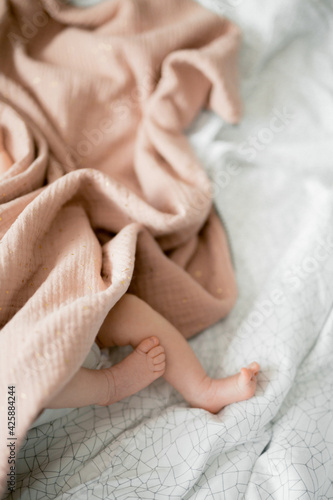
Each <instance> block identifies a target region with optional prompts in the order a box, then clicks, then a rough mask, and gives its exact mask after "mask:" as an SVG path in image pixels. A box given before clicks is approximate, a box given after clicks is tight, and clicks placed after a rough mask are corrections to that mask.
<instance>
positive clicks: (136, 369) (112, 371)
mask: <svg viewBox="0 0 333 500" xmlns="http://www.w3.org/2000/svg"><path fill="white" fill-rule="evenodd" d="M164 369H165V354H164V349H163V347H162V346H161V345H159V341H158V339H157V338H156V337H150V338H146V339H145V340H143V341H142V342H140V343H139V345H138V346H137V347H136V349H135V350H134V351H133V352H132V353H131V354H130V355H129V356H127V357H126V358H125V359H124V360H123V361H121V362H120V363H118V364H116V365H114V366H112V367H110V368H105V369H101V370H91V369H89V368H82V367H81V368H80V369H79V371H78V372H77V373H76V374H75V375H74V377H73V378H72V379H71V380H70V381H69V382H68V384H67V385H66V386H65V387H64V388H63V389H62V391H61V392H60V393H59V394H57V396H55V397H54V398H53V399H52V400H51V401H49V402H48V404H47V408H79V407H81V406H88V405H92V404H96V405H102V406H106V405H110V404H112V403H116V402H117V401H120V400H121V399H124V398H126V397H128V396H131V395H132V394H135V393H136V392H138V391H140V390H141V389H143V388H144V387H147V386H148V385H149V384H151V383H152V382H153V381H154V380H156V379H157V378H158V377H160V376H161V375H163V373H164Z"/></svg>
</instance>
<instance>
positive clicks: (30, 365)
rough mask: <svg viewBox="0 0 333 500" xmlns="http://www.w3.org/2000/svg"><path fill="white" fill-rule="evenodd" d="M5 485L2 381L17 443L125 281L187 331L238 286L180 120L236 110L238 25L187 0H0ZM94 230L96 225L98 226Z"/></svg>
mask: <svg viewBox="0 0 333 500" xmlns="http://www.w3.org/2000/svg"><path fill="white" fill-rule="evenodd" d="M0 39H1V62H0V67H1V74H0V127H1V129H2V132H3V138H4V147H5V149H6V150H7V151H8V153H9V155H10V156H11V158H12V159H13V165H12V166H11V167H10V168H9V169H8V170H7V171H6V172H5V173H3V174H2V175H1V177H0V204H1V205H0V237H1V242H0V279H1V288H0V325H1V328H2V329H1V332H0V343H1V346H0V366H1V378H0V395H1V403H0V426H1V441H0V447H1V460H0V471H1V487H2V488H4V486H5V481H6V473H7V468H8V464H7V449H6V443H7V437H8V436H7V432H6V429H7V405H6V401H7V388H8V385H9V384H11V385H15V386H16V405H17V408H16V411H17V421H16V428H15V435H16V437H17V447H18V448H19V446H20V443H21V442H22V439H23V438H24V436H25V433H26V432H27V429H28V428H29V425H30V424H31V422H32V421H33V420H34V418H35V417H36V415H37V414H38V412H39V411H40V409H41V408H43V404H44V402H45V401H46V400H47V399H48V398H49V397H50V395H52V394H54V393H55V392H56V391H57V390H59V387H62V386H63V385H65V383H66V382H67V381H68V380H69V379H70V377H71V376H73V374H74V373H75V372H76V371H77V369H78V368H79V366H80V364H81V363H82V361H83V360H84V358H85V356H86V354H87V352H88V351H89V349H90V346H91V345H92V343H93V341H94V338H95V336H96V335H97V333H98V330H99V328H100V326H101V324H102V322H103V321H104V319H105V317H106V315H107V314H108V312H109V311H110V309H111V308H112V307H113V306H114V304H115V303H116V302H117V301H118V300H119V299H120V298H121V296H122V295H123V294H124V293H126V292H127V291H129V292H131V293H135V294H136V295H138V296H139V297H141V298H142V299H143V300H145V301H147V302H148V303H149V304H150V305H151V306H152V307H154V308H155V309H156V310H157V311H159V312H160V313H161V314H163V315H164V316H165V317H166V318H167V319H168V320H169V321H171V322H172V323H173V324H174V325H175V326H176V327H177V328H178V329H179V330H180V331H181V332H182V333H183V334H184V335H186V336H189V335H193V334H195V333H198V332H199V331H201V330H202V329H203V328H205V327H207V326H209V325H210V324H212V323H215V322H216V321H218V320H219V319H221V318H222V317H224V316H225V315H226V314H228V312H229V311H230V309H231V308H232V306H233V304H234V302H235V299H236V294H237V292H236V283H235V277H234V272H233V269H232V264H231V259H230V254H229V250H228V244H227V239H226V236H225V233H224V230H223V227H222V225H221V223H220V221H219V219H218V217H217V215H216V213H215V211H214V210H213V208H212V188H211V185H210V181H209V179H208V177H207V175H206V174H205V173H204V171H203V170H202V168H201V166H200V163H199V161H198V160H197V158H196V157H195V155H194V153H193V151H192V150H191V148H190V146H189V144H188V142H187V140H186V138H185V136H184V129H186V128H187V127H188V126H189V124H190V123H191V121H192V120H193V118H194V117H195V116H196V114H197V113H198V111H199V110H200V109H201V108H202V107H204V106H208V107H210V108H211V109H213V110H214V111H216V112H217V113H218V114H220V115H221V116H222V117H223V118H224V119H225V120H226V121H228V122H230V123H235V122H237V121H238V119H239V117H240V112H241V105H240V99H239V96H238V87H237V49H238V42H239V31H238V29H237V28H236V27H235V26H234V25H233V24H232V23H231V22H229V21H227V20H226V19H223V18H221V17H218V16H216V15H214V14H212V13H211V12H209V11H206V10H205V9H204V8H202V7H201V6H199V5H197V4H195V3H194V2H192V1H190V0H183V1H182V2H177V0H166V1H164V2H157V1H153V0H136V1H135V2H133V1H131V0H112V1H109V2H105V3H103V4H100V5H98V6H96V7H93V8H89V9H77V8H74V7H70V6H68V5H65V4H62V3H61V2H58V1H56V0H41V1H37V0H31V1H29V2H26V1H24V0H9V1H8V2H6V3H2V4H1V6H0ZM101 235H102V236H101Z"/></svg>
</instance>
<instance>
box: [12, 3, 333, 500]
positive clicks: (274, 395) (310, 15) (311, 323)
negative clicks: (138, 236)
mask: <svg viewBox="0 0 333 500" xmlns="http://www.w3.org/2000/svg"><path fill="white" fill-rule="evenodd" d="M76 3H78V2H77V1H76ZM201 3H203V4H204V5H206V6H207V7H209V8H212V9H214V10H216V11H217V12H219V13H221V14H223V13H224V14H226V15H227V16H228V17H230V18H232V19H234V20H235V21H236V23H237V24H238V25H239V26H240V27H241V29H242V31H243V38H244V40H243V46H242V52H241V62H240V65H241V86H242V94H243V98H244V118H243V120H242V122H241V124H240V125H239V126H230V125H227V124H224V123H223V122H222V121H221V120H220V119H219V118H218V117H216V116H214V115H212V114H211V113H208V112H204V113H202V114H201V115H200V117H199V118H198V119H197V120H196V122H195V123H194V124H193V126H192V128H191V130H190V131H189V137H190V140H191V141H192V143H193V145H194V147H195V149H196V151H197V154H198V155H199V157H200V158H201V159H202V162H203V165H204V166H205V168H206V169H207V171H208V172H209V174H210V176H211V178H212V180H213V182H214V185H215V203H216V206H217V209H218V211H219V213H220V214H221V217H222V219H223V221H224V223H225V225H226V228H227V231H228V235H229V239H230V244H231V247H232V252H233V259H234V264H235V269H236V273H237V280H238V285H239V299H238V302H237V305H236V307H235V309H234V310H233V312H232V313H231V314H230V316H229V317H228V318H227V319H226V320H224V321H221V322H220V323H219V324H217V325H215V326H214V327H212V328H210V329H208V330H207V331H205V332H204V333H202V334H200V335H199V336H197V337H196V338H195V339H193V340H191V345H192V347H193V349H194V350H195V351H196V353H197V355H198V356H199V358H200V360H201V361H202V363H203V365H204V367H205V368H206V369H207V371H208V372H209V374H210V375H214V376H224V375H229V374H232V373H234V372H236V371H238V369H239V368H240V367H241V366H243V365H246V364H247V363H248V362H250V361H252V360H257V361H258V362H259V363H260V365H261V372H260V375H259V381H258V389H257V392H256V395H255V397H254V398H252V399H251V400H249V401H245V402H241V403H237V404H233V405H230V406H228V407H226V408H224V409H223V410H222V411H221V412H220V414H219V415H211V414H209V413H207V412H205V411H202V410H199V409H190V408H188V407H187V405H186V403H185V402H184V401H183V400H182V398H181V397H180V396H179V394H177V393H176V391H174V390H173V389H172V388H171V387H170V386H168V385H167V384H166V382H165V381H164V380H163V379H160V380H157V381H156V382H154V384H152V386H150V387H149V388H147V389H145V390H143V391H141V392H140V393H139V394H137V395H135V396H133V397H131V398H128V399H126V400H124V401H122V402H120V403H117V404H115V405H113V406H112V407H109V408H102V407H101V408H98V407H87V408H81V409H78V410H73V411H72V412H71V413H70V414H68V415H66V416H64V417H63V418H61V419H57V420H55V421H54V422H53V423H51V424H44V425H41V426H39V427H37V428H34V429H31V430H30V431H29V433H28V436H27V439H26V442H25V444H24V446H23V448H22V449H21V452H20V460H19V463H18V469H17V472H18V475H17V489H16V492H15V493H14V494H12V495H11V497H10V498H13V499H19V498H20V499H22V500H25V499H44V498H55V499H57V500H67V499H71V500H74V499H75V500H79V499H80V500H81V499H86V498H92V499H95V498H96V499H97V498H108V499H117V500H122V499H123V500H130V499H138V498H139V499H184V500H190V499H191V500H194V499H196V500H198V499H200V500H201V499H220V498H221V499H222V498H226V499H227V500H234V499H243V498H245V499H249V500H256V499H278V500H280V499H281V500H282V499H283V500H285V499H288V500H289V499H290V500H292V499H295V500H296V499H302V500H307V499H321V500H324V499H332V498H333V486H332V480H333V398H332V395H333V374H332V368H331V365H332V356H333V309H332V304H333V279H332V276H333V168H332V162H333V159H332V158H333V147H332V144H333V141H332V134H333V123H332V122H333V120H332V117H333V98H332V94H333V91H332V81H333V69H332V63H331V62H332V52H333V43H332V42H333V40H332V38H333V37H332V34H331V33H333V32H332V31H331V33H330V28H331V29H332V16H333V7H332V4H331V3H330V2H329V1H326V2H325V1H320V0H319V1H317V2H313V1H311V0H292V1H291V0H289V1H287V0H280V1H279V2H276V1H275V0H267V1H266V2H259V0H247V1H246V2H245V1H242V0H228V2H227V1H225V2H222V1H220V0H203V1H202V2H201ZM127 352H128V351H127V349H121V350H118V351H115V352H113V353H112V361H113V362H117V361H118V360H119V359H121V358H122V357H123V356H125V355H126V353H127Z"/></svg>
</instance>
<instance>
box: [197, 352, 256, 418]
mask: <svg viewBox="0 0 333 500" xmlns="http://www.w3.org/2000/svg"><path fill="white" fill-rule="evenodd" d="M259 369H260V366H259V365H258V363H256V362H255V361H254V362H253V363H251V364H250V365H249V366H248V367H247V368H242V369H241V371H240V373H237V374H236V375H232V376H231V377H227V378H223V379H211V378H209V377H207V379H205V380H204V381H203V384H202V387H201V388H200V389H199V388H198V394H197V395H196V396H194V399H192V400H191V401H189V402H190V403H191V405H192V406H194V407H195V408H203V409H204V410H208V411H210V412H211V413H217V412H219V411H220V410H221V409H222V408H223V407H224V406H227V405H229V404H231V403H236V402H238V401H244V400H246V399H250V398H251V397H252V396H253V395H254V393H255V390H256V385H257V375H258V373H259Z"/></svg>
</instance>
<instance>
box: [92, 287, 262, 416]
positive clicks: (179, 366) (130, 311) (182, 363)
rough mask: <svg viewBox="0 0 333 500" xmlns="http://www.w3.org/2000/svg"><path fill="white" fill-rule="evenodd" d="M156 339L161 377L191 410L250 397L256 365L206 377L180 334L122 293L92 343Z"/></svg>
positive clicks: (214, 407)
mask: <svg viewBox="0 0 333 500" xmlns="http://www.w3.org/2000/svg"><path fill="white" fill-rule="evenodd" d="M151 335H154V336H157V337H158V339H159V341H160V343H161V345H162V346H163V347H164V349H165V355H166V359H167V363H166V368H165V373H164V378H165V379H166V380H167V381H168V382H169V383H170V384H171V385H172V386H173V387H174V388H175V389H177V390H178V391H179V392H180V393H181V394H182V396H183V397H184V398H185V399H186V400H187V401H188V402H189V403H190V404H191V405H192V406H194V407H198V408H204V409H206V410H208V411H211V412H212V413H217V412H218V411H219V410H221V408H223V407H224V406H226V405H228V404H230V403H233V402H236V401H242V400H244V399H249V398H250V397H252V396H253V394H254V392H255V388H256V376H257V374H258V371H259V365H258V364H257V363H252V364H251V365H250V366H249V367H247V368H242V370H241V372H240V373H238V374H236V375H233V376H231V377H228V378H225V379H212V378H210V377H208V375H207V374H206V372H205V371H204V369H203V367H202V366H201V364H200V362H199V360H198V359H197V357H196V355H195V354H194V352H193V350H192V349H191V346H190V345H189V343H188V342H187V341H186V340H185V338H184V337H183V336H182V335H181V333H180V332H179V331H178V330H177V329H176V328H174V327H173V326H172V325H171V324H170V323H169V322H168V321H167V320H166V319H165V318H163V317H162V316H161V315H160V314H158V313H157V312H156V311H154V310H153V309H152V308H151V307H150V306H149V305H148V304H147V303H145V302H144V301H142V300H140V299H139V298H138V297H135V296H134V295H130V294H125V295H124V296H123V297H122V298H121V299H120V301H119V302H118V303H117V304H116V305H115V306H114V307H113V308H112V309H111V311H110V312H109V314H108V316H107V317H106V319H105V321H104V323H103V325H102V327H101V329H100V331H99V333H98V336H97V338H96V342H97V343H98V344H99V346H100V347H104V346H111V345H118V346H121V345H128V344H130V345H132V347H134V348H135V347H136V346H137V345H138V344H139V343H140V342H141V341H142V340H143V339H144V338H146V337H147V336H151Z"/></svg>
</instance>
